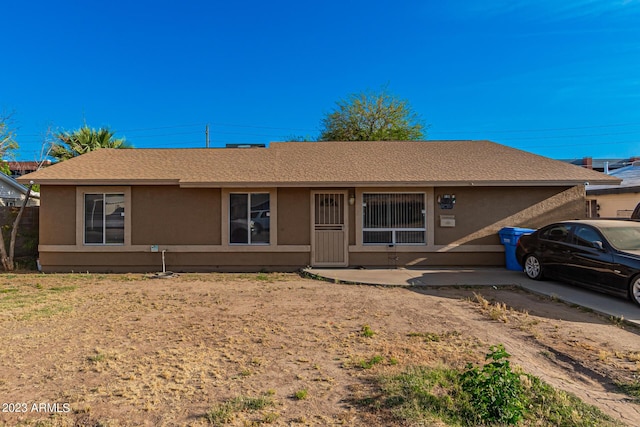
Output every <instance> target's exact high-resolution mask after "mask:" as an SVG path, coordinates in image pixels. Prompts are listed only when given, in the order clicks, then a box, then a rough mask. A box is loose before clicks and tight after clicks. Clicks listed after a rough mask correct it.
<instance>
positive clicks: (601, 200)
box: [586, 161, 640, 218]
mask: <svg viewBox="0 0 640 427" xmlns="http://www.w3.org/2000/svg"><path fill="white" fill-rule="evenodd" d="M610 175H611V176H612V177H615V178H618V179H621V180H622V182H621V183H620V185H611V184H609V185H588V186H587V188H586V190H587V216H589V217H592V218H597V217H602V218H629V217H630V216H631V214H632V213H633V210H634V209H635V207H636V205H637V204H638V203H640V161H636V162H633V163H632V164H630V165H629V166H625V167H622V168H619V169H616V170H614V171H612V172H611V173H610Z"/></svg>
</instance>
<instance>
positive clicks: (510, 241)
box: [498, 227, 536, 271]
mask: <svg viewBox="0 0 640 427" xmlns="http://www.w3.org/2000/svg"><path fill="white" fill-rule="evenodd" d="M534 231H536V230H533V229H531V228H520V227H504V228H503V229H501V230H500V231H499V232H498V235H500V243H502V244H503V245H504V255H505V261H506V265H507V270H513V271H522V266H521V265H520V264H518V260H517V259H516V246H517V245H518V239H520V236H522V235H523V234H531V233H533V232H534Z"/></svg>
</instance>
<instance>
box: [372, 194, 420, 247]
mask: <svg viewBox="0 0 640 427" xmlns="http://www.w3.org/2000/svg"><path fill="white" fill-rule="evenodd" d="M362 202H363V203H362V219H363V220H362V242H363V243H364V244H389V245H396V244H398V245H411V244H414V245H418V244H424V243H425V238H426V218H425V216H426V215H425V202H424V194H422V193H365V194H363V195H362Z"/></svg>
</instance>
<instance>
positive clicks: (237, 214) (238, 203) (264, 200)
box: [229, 193, 271, 245]
mask: <svg viewBox="0 0 640 427" xmlns="http://www.w3.org/2000/svg"><path fill="white" fill-rule="evenodd" d="M229 197H230V198H229V243H233V244H248V245H251V244H269V233H270V231H271V210H270V208H269V193H232V194H230V195H229Z"/></svg>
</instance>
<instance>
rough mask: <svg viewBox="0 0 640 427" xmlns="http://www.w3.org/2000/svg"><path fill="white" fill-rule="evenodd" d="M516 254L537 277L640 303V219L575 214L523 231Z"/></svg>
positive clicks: (529, 274) (526, 270) (531, 274)
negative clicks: (577, 217) (579, 217)
mask: <svg viewBox="0 0 640 427" xmlns="http://www.w3.org/2000/svg"><path fill="white" fill-rule="evenodd" d="M516 259H517V260H518V263H520V265H521V266H522V267H523V268H524V272H525V273H526V274H527V276H528V277H529V278H531V279H534V280H541V279H543V278H546V277H548V278H554V279H558V280H562V281H566V282H569V283H573V284H578V285H582V286H586V287H589V288H592V289H595V290H598V291H601V292H606V293H610V294H614V295H619V296H624V297H625V298H630V299H631V300H632V301H633V302H635V303H636V304H638V305H640V222H634V221H623V220H576V221H564V222H558V223H555V224H551V225H547V226H546V227H543V228H541V229H539V230H537V231H535V232H534V233H532V234H527V235H523V236H522V237H520V240H519V241H518V244H517V246H516Z"/></svg>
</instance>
